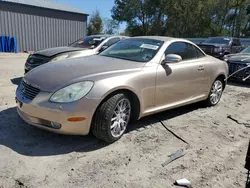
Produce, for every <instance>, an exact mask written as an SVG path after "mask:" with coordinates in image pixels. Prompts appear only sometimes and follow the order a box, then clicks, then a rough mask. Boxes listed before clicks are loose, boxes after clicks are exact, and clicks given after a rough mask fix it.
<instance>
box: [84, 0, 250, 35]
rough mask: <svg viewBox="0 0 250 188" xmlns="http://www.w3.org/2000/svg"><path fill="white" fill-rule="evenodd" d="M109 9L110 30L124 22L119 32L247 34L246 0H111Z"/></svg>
mask: <svg viewBox="0 0 250 188" xmlns="http://www.w3.org/2000/svg"><path fill="white" fill-rule="evenodd" d="M97 13H98V11H97ZM111 13H112V19H109V20H106V30H105V32H106V33H110V34H113V33H115V32H117V31H118V28H119V27H118V26H119V24H120V23H126V25H127V27H126V29H125V31H124V33H123V34H126V35H129V36H138V35H161V36H173V37H210V36H233V37H243V38H244V37H249V36H250V0H115V4H114V7H113V8H112V10H111ZM97 17H98V15H97V14H93V15H92V16H91V17H90V22H89V26H88V27H89V29H88V31H89V32H90V31H91V27H93V25H95V24H96V23H98V22H99V23H100V19H101V17H100V15H99V21H98V19H97ZM96 21H97V22H96ZM108 24H109V26H108V27H107V25H108ZM97 25H98V24H97ZM99 26H100V24H99ZM99 26H98V28H99V29H100V30H99V31H103V28H102V27H103V26H101V28H100V27H99ZM93 28H94V27H93ZM107 29H109V31H107ZM91 33H93V32H92V31H91Z"/></svg>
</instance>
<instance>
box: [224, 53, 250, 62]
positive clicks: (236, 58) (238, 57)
mask: <svg viewBox="0 0 250 188" xmlns="http://www.w3.org/2000/svg"><path fill="white" fill-rule="evenodd" d="M227 59H228V61H232V62H239V63H242V62H245V63H250V54H247V53H246V54H244V53H238V54H230V55H227Z"/></svg>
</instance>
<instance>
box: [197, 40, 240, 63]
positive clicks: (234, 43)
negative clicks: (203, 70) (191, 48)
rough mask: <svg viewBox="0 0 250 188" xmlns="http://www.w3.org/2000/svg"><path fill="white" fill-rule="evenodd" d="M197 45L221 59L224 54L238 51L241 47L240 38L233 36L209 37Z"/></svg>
mask: <svg viewBox="0 0 250 188" xmlns="http://www.w3.org/2000/svg"><path fill="white" fill-rule="evenodd" d="M198 46H199V47H200V48H201V49H202V50H203V51H204V52H205V53H206V54H208V55H212V56H214V57H216V58H219V59H222V58H223V57H224V55H227V54H231V53H238V52H240V51H241V50H242V49H243V46H242V45H241V43H240V39H238V38H233V37H210V38H208V39H207V40H206V41H205V42H203V43H201V44H198Z"/></svg>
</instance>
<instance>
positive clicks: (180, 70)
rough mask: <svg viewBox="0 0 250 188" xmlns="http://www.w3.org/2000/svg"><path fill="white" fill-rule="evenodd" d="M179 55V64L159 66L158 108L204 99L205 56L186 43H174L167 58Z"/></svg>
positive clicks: (166, 52) (169, 47) (156, 102)
mask: <svg viewBox="0 0 250 188" xmlns="http://www.w3.org/2000/svg"><path fill="white" fill-rule="evenodd" d="M168 54H177V55H180V56H181V57H182V61H180V62H178V63H168V64H166V65H159V67H158V69H157V81H156V101H155V105H156V107H160V106H163V108H169V107H172V106H178V105H181V104H183V103H188V102H190V101H194V100H196V99H198V98H201V97H202V96H203V97H204V94H202V88H203V87H204V82H205V79H206V78H205V67H204V64H203V63H202V60H201V59H202V57H204V54H203V53H202V52H200V50H199V49H197V48H196V47H195V46H193V45H191V44H189V43H185V42H174V43H172V44H170V45H169V46H168V48H167V49H166V51H165V56H166V55H168Z"/></svg>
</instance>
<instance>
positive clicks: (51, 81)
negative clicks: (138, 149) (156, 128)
mask: <svg viewBox="0 0 250 188" xmlns="http://www.w3.org/2000/svg"><path fill="white" fill-rule="evenodd" d="M227 74H228V66H227V64H226V62H224V61H221V60H218V59H216V58H214V57H211V56H208V55H206V54H205V53H204V52H203V51H202V50H200V49H199V47H197V46H196V45H195V44H193V43H192V42H190V41H187V40H184V39H175V38H168V37H134V38H128V39H124V40H121V41H119V42H118V43H116V44H114V45H113V46H111V47H110V48H108V49H106V50H104V51H103V52H101V53H100V54H98V55H93V56H89V57H86V58H77V59H68V60H64V61H60V62H55V63H48V64H47V65H44V66H42V67H40V68H37V69H34V70H32V71H31V72H30V73H29V74H26V75H25V76H24V78H23V80H22V83H21V84H20V85H19V87H18V88H17V91H16V101H17V110H18V113H19V115H20V116H21V117H22V118H23V119H24V120H25V121H26V122H28V123H29V124H32V125H34V126H37V127H39V128H42V129H45V130H49V131H53V132H56V133H61V134H74V135H86V134H88V133H89V131H90V130H91V131H92V132H93V134H94V135H95V136H96V137H98V138H99V139H102V140H104V141H106V142H108V143H112V142H114V141H116V140H118V139H119V138H120V137H121V136H122V135H123V134H124V132H125V131H126V128H127V125H128V124H129V122H130V121H133V120H137V119H140V118H142V117H144V116H148V115H151V114H154V113H157V112H161V111H165V110H168V109H172V108H175V107H179V106H183V105H187V104H191V103H195V102H198V101H205V103H206V105H208V106H214V105H216V104H218V103H219V101H220V98H221V96H222V93H223V90H224V88H225V85H226V82H225V78H226V76H227Z"/></svg>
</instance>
